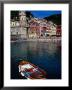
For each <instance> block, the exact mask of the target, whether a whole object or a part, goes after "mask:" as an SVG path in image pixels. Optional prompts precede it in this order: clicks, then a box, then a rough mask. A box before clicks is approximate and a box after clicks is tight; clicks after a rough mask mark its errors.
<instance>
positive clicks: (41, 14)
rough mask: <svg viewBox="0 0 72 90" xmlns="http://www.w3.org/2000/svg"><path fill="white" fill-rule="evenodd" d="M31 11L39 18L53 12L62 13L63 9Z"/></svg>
mask: <svg viewBox="0 0 72 90" xmlns="http://www.w3.org/2000/svg"><path fill="white" fill-rule="evenodd" d="M31 13H32V14H33V15H34V16H35V17H38V18H44V17H47V16H51V15H53V14H61V11H31Z"/></svg>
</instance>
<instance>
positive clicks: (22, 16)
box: [19, 11, 27, 39]
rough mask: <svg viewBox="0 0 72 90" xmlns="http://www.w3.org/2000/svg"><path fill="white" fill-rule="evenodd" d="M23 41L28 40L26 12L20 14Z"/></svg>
mask: <svg viewBox="0 0 72 90" xmlns="http://www.w3.org/2000/svg"><path fill="white" fill-rule="evenodd" d="M19 19H20V34H21V39H25V38H27V27H26V25H27V19H26V13H25V12H24V11H20V12H19Z"/></svg>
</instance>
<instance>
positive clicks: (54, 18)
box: [44, 14, 61, 25]
mask: <svg viewBox="0 0 72 90" xmlns="http://www.w3.org/2000/svg"><path fill="white" fill-rule="evenodd" d="M44 19H46V20H48V21H52V22H54V23H55V24H57V25H61V14H54V15H51V16H49V17H45V18H44Z"/></svg>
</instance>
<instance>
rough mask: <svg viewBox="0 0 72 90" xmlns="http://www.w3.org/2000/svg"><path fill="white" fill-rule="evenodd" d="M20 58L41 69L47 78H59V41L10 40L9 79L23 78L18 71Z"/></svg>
mask: <svg viewBox="0 0 72 90" xmlns="http://www.w3.org/2000/svg"><path fill="white" fill-rule="evenodd" d="M22 60H25V61H29V62H30V63H32V64H34V65H36V66H38V67H39V68H41V69H43V70H44V71H45V72H46V73H47V79H61V41H55V42H54V41H49V42H38V41H23V42H11V79H25V78H21V77H20V75H19V71H18V63H19V62H20V61H22Z"/></svg>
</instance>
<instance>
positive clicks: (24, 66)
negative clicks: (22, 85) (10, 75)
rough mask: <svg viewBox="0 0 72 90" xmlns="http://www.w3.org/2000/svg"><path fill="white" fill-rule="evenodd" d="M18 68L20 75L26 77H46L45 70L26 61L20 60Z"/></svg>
mask: <svg viewBox="0 0 72 90" xmlns="http://www.w3.org/2000/svg"><path fill="white" fill-rule="evenodd" d="M18 68H19V73H20V75H21V76H22V77H25V78H26V79H46V72H45V71H44V70H43V69H41V68H39V67H38V66H36V65H34V64H32V63H30V62H28V61H25V60H23V61H20V62H19V65H18Z"/></svg>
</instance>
